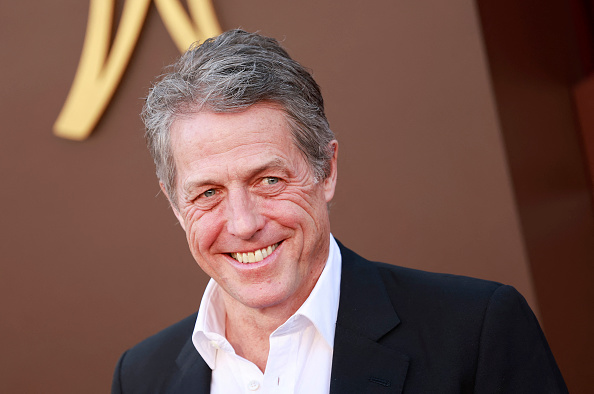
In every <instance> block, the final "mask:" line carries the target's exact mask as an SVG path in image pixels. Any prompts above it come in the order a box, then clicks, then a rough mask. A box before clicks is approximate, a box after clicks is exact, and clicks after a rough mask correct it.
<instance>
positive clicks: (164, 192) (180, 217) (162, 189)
mask: <svg viewBox="0 0 594 394" xmlns="http://www.w3.org/2000/svg"><path fill="white" fill-rule="evenodd" d="M159 187H161V191H162V192H163V194H164V195H165V197H167V200H168V201H169V205H170V206H171V210H172V211H173V214H174V215H175V217H176V218H177V221H178V222H179V224H180V226H181V227H182V228H183V229H184V231H186V224H185V222H184V218H183V217H182V215H181V213H180V212H179V209H178V208H177V206H176V205H175V204H174V203H173V202H172V201H171V197H169V194H168V193H167V190H166V189H165V185H164V184H163V182H159Z"/></svg>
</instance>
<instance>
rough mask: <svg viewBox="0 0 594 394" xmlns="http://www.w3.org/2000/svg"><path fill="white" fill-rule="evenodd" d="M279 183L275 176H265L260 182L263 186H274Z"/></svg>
mask: <svg viewBox="0 0 594 394" xmlns="http://www.w3.org/2000/svg"><path fill="white" fill-rule="evenodd" d="M278 182H279V179H278V178H277V177H275V176H267V177H266V178H264V179H263V180H262V183H264V184H265V185H276V184H277V183H278Z"/></svg>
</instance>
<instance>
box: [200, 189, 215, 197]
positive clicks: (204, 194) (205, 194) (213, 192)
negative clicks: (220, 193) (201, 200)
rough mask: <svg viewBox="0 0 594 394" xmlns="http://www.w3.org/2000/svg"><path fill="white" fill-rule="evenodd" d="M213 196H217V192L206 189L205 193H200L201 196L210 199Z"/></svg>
mask: <svg viewBox="0 0 594 394" xmlns="http://www.w3.org/2000/svg"><path fill="white" fill-rule="evenodd" d="M215 194H217V191H216V190H215V189H208V190H207V191H205V192H204V193H202V195H203V196H204V197H212V196H214V195H215Z"/></svg>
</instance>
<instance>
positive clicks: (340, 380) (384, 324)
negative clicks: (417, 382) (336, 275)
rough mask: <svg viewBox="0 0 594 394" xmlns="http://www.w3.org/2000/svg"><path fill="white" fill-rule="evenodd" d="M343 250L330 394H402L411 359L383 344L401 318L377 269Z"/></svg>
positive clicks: (341, 249) (341, 247)
mask: <svg viewBox="0 0 594 394" xmlns="http://www.w3.org/2000/svg"><path fill="white" fill-rule="evenodd" d="M339 246H340V252H341V254H342V277H341V284H340V304H339V309H338V319H337V322H336V334H335V337H334V356H333V360H332V376H331V384H330V393H331V394H343V393H388V392H389V393H400V392H402V387H403V385H404V379H405V377H406V372H407V370H408V363H409V359H408V356H406V355H404V354H402V353H399V352H398V351H396V350H394V349H392V348H388V347H386V346H384V345H382V343H381V342H382V341H381V338H382V337H383V336H384V335H386V334H387V333H388V332H390V331H392V330H394V329H395V328H396V326H397V325H398V324H399V323H400V319H399V318H398V315H397V314H396V312H395V311H394V307H393V306H392V303H391V302H390V299H389V297H388V294H387V292H386V289H385V286H384V283H383V281H382V279H381V277H380V275H379V272H378V271H377V269H376V267H375V266H374V265H373V264H372V263H370V262H369V261H367V260H365V259H363V258H362V257H360V256H358V255H357V254H355V253H354V252H352V251H350V250H349V249H347V248H345V247H344V246H343V245H342V244H340V243H339Z"/></svg>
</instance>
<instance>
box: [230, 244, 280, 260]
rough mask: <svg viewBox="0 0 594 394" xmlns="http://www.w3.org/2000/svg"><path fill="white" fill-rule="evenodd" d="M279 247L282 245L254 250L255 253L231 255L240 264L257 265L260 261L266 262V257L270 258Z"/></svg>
mask: <svg viewBox="0 0 594 394" xmlns="http://www.w3.org/2000/svg"><path fill="white" fill-rule="evenodd" d="M278 245H280V242H278V243H275V244H274V245H270V246H268V247H266V248H262V249H258V250H254V251H253V252H237V253H230V255H231V257H233V258H234V259H235V260H237V261H239V262H240V263H244V264H249V263H257V262H259V261H262V260H264V259H265V258H266V257H268V256H270V255H271V254H272V252H274V250H275V249H276V248H277V247H278Z"/></svg>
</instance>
